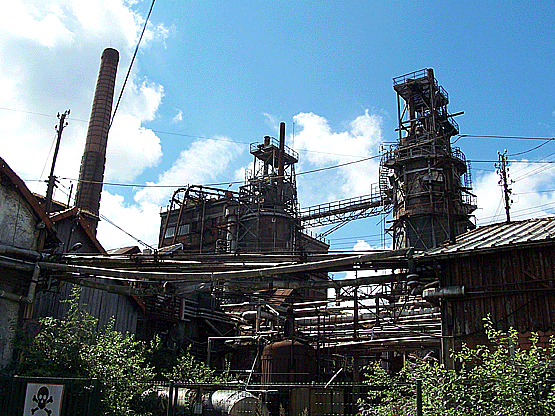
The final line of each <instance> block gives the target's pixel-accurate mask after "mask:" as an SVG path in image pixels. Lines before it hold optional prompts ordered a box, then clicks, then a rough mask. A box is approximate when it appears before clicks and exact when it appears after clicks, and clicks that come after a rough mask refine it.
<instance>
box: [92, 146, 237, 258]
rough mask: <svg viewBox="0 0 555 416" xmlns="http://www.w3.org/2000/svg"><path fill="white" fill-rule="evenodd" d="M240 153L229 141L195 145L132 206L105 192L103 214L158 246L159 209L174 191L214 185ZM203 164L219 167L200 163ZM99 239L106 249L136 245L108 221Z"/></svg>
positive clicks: (137, 195)
mask: <svg viewBox="0 0 555 416" xmlns="http://www.w3.org/2000/svg"><path fill="white" fill-rule="evenodd" d="M222 139H223V138H222ZM241 151H242V148H241V147H240V146H239V145H237V144H235V143H231V142H229V141H226V140H212V139H210V140H202V141H200V140H199V141H196V142H194V143H193V144H192V145H191V146H190V147H189V148H188V149H186V150H183V151H182V152H181V153H180V155H179V157H178V158H177V160H176V161H175V162H174V163H173V165H172V166H171V168H170V169H168V170H167V171H166V172H164V173H162V174H161V175H160V176H159V178H158V181H157V182H156V183H148V185H150V186H151V187H149V188H144V189H141V190H139V191H137V192H136V193H135V194H134V201H133V202H131V203H126V202H125V200H124V198H123V197H122V196H120V195H117V194H112V193H110V192H107V191H104V192H103V193H102V200H101V206H100V210H101V214H103V215H106V217H108V218H109V219H110V220H111V221H112V222H114V223H115V224H117V225H118V226H119V227H121V228H123V229H124V230H132V231H131V232H130V233H131V234H132V235H133V236H134V237H136V238H139V239H140V240H142V241H144V242H145V243H147V244H150V245H153V246H155V245H156V244H157V241H158V232H159V228H160V206H164V205H167V203H168V200H169V198H170V196H171V194H172V193H173V192H174V191H175V189H177V188H179V187H180V186H185V185H187V184H206V183H207V182H210V181H214V180H215V179H217V178H218V177H219V175H221V174H222V173H224V172H226V171H227V169H228V168H229V165H230V163H231V162H232V161H233V160H234V159H235V158H236V157H237V156H238V155H239V154H240V153H241ZM202 160H206V161H207V160H211V161H217V163H199V161H202ZM139 224H140V226H138V225H139ZM128 232H129V231H128ZM98 236H99V240H100V241H101V242H102V243H103V244H104V246H105V247H106V248H115V247H122V246H129V245H137V242H136V241H135V240H133V238H131V237H130V236H128V235H127V234H125V233H124V232H122V231H121V230H118V229H117V228H116V227H114V226H112V225H110V224H109V223H108V222H107V221H101V222H100V223H99V226H98Z"/></svg>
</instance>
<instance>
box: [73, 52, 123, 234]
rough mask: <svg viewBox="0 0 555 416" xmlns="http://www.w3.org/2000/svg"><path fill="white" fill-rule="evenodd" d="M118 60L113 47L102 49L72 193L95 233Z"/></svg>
mask: <svg viewBox="0 0 555 416" xmlns="http://www.w3.org/2000/svg"><path fill="white" fill-rule="evenodd" d="M118 62H119V53H118V51H117V50H115V49H112V48H107V49H105V50H104V52H103V53H102V58H101V63H100V71H99V73H98V80H97V84H96V90H95V93H94V99H93V105H92V110H91V117H90V121H89V129H88V131H87V142H86V144H85V151H84V153H83V158H82V160H81V170H80V172H79V182H78V185H77V193H76V196H75V206H77V207H78V208H80V209H81V211H83V212H84V213H86V214H87V213H88V214H89V215H86V217H85V219H86V221H87V223H88V224H89V226H90V227H91V231H93V232H94V234H96V227H97V225H98V213H99V208H100V194H101V192H102V182H103V181H104V167H105V164H106V146H107V141H108V130H109V129H110V118H111V115H112V101H113V99H114V88H115V84H116V73H117V68H118Z"/></svg>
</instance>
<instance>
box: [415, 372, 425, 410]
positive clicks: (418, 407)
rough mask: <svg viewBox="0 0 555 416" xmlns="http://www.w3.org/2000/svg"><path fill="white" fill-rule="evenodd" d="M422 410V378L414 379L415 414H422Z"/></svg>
mask: <svg viewBox="0 0 555 416" xmlns="http://www.w3.org/2000/svg"><path fill="white" fill-rule="evenodd" d="M423 414H424V413H423V412H422V380H416V416H423Z"/></svg>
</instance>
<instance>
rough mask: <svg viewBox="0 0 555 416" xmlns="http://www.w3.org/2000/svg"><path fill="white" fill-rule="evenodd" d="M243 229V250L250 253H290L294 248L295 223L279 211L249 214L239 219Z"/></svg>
mask: <svg viewBox="0 0 555 416" xmlns="http://www.w3.org/2000/svg"><path fill="white" fill-rule="evenodd" d="M241 222H242V223H243V225H244V227H245V229H247V230H252V231H251V232H250V233H247V234H245V236H244V237H243V246H244V247H243V248H244V249H245V250H246V251H250V252H263V253H264V252H275V251H291V250H293V247H294V235H295V223H294V219H293V218H291V216H290V215H288V214H286V213H284V212H279V211H272V210H268V211H260V212H258V213H256V214H254V213H249V214H247V215H244V216H243V217H242V218H241Z"/></svg>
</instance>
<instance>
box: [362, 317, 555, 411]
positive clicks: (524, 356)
mask: <svg viewBox="0 0 555 416" xmlns="http://www.w3.org/2000/svg"><path fill="white" fill-rule="evenodd" d="M484 321H485V331H486V334H487V337H488V341H489V346H484V345H480V346H477V347H476V348H469V347H467V346H466V345H464V346H463V348H462V350H461V351H460V352H457V353H454V359H455V362H456V364H457V368H459V370H457V371H455V370H448V369H446V368H445V367H444V366H442V365H440V364H439V363H438V362H437V360H435V359H434V358H431V357H429V356H427V357H424V358H415V359H412V360H410V361H409V362H407V363H406V365H405V367H404V368H403V370H402V371H401V372H400V373H399V374H397V375H395V376H391V375H389V374H387V373H386V372H385V371H384V370H383V368H381V366H380V364H379V363H376V364H374V365H371V366H369V367H368V368H367V373H368V379H367V381H366V382H367V383H368V384H371V385H383V386H384V387H385V388H384V389H383V390H379V391H372V392H370V393H369V395H368V397H367V399H366V400H363V401H361V402H360V403H359V405H360V413H361V415H362V416H409V415H410V416H412V415H416V401H415V398H416V395H415V384H416V380H418V379H419V380H422V391H423V393H422V401H423V409H424V415H426V416H439V415H442V416H444V415H453V416H454V415H457V416H462V415H465V416H466V415H468V416H520V415H526V416H536V415H537V416H543V415H553V414H555V386H554V382H555V380H554V372H553V363H554V358H555V355H554V352H555V348H554V347H555V345H554V343H553V340H551V343H550V346H549V347H548V348H542V347H540V346H539V345H538V336H537V335H532V338H531V341H532V346H531V347H530V348H529V349H521V348H519V347H518V346H517V339H518V334H517V332H516V331H515V330H513V329H511V330H509V331H508V332H502V331H498V330H495V329H494V328H493V325H492V323H491V321H490V320H489V319H485V320H484Z"/></svg>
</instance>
